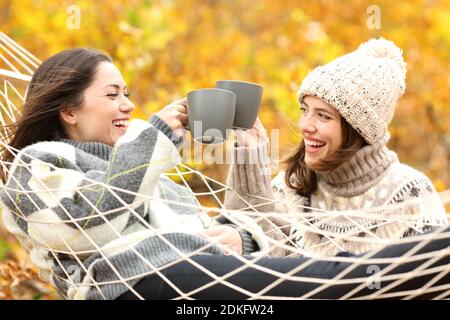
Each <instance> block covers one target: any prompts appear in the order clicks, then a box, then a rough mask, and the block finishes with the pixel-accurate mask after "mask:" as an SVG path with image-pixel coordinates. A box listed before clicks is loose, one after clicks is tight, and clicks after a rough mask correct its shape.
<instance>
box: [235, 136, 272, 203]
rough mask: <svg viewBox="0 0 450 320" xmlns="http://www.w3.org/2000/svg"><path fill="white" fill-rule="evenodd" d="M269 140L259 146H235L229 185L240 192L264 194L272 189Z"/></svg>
mask: <svg viewBox="0 0 450 320" xmlns="http://www.w3.org/2000/svg"><path fill="white" fill-rule="evenodd" d="M268 149H269V142H268V141H266V142H264V143H262V144H260V145H259V146H258V147H257V148H244V147H234V148H233V158H232V167H231V170H230V175H229V179H228V185H229V186H230V187H232V188H233V189H235V190H236V191H238V192H239V193H247V194H251V195H260V196H264V195H266V194H267V192H268V189H270V183H271V173H270V159H269V155H268Z"/></svg>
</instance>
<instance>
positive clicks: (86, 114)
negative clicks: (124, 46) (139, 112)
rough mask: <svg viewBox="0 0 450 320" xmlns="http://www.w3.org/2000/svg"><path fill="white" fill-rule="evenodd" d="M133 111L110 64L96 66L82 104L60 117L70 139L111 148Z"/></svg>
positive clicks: (116, 73)
mask: <svg viewBox="0 0 450 320" xmlns="http://www.w3.org/2000/svg"><path fill="white" fill-rule="evenodd" d="M133 109H134V105H133V103H131V101H130V100H128V91H127V88H126V85H125V81H124V79H123V77H122V74H121V73H120V71H119V70H118V69H117V68H116V66H115V65H114V64H112V63H110V62H100V63H99V64H98V66H97V71H96V74H95V77H94V80H93V82H92V84H91V85H90V86H89V87H88V88H87V89H86V90H85V91H84V98H83V104H82V105H81V106H80V107H78V108H72V109H69V110H67V111H64V112H61V113H60V116H61V122H62V125H63V127H64V129H65V132H66V133H67V135H68V137H69V138H70V139H73V140H77V141H97V142H102V143H106V144H108V145H114V144H115V143H116V141H117V140H118V139H119V138H120V137H121V136H122V135H124V134H125V132H126V130H127V126H128V120H129V119H130V117H131V112H132V111H133Z"/></svg>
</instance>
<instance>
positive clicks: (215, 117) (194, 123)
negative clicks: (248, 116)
mask: <svg viewBox="0 0 450 320" xmlns="http://www.w3.org/2000/svg"><path fill="white" fill-rule="evenodd" d="M187 100H188V108H187V109H188V119H189V130H190V131H191V134H192V137H193V138H194V140H196V141H198V142H201V143H208V144H212V143H214V144H216V143H223V142H224V141H225V140H226V139H227V137H228V134H229V133H230V131H231V129H232V128H233V121H234V113H235V111H236V95H235V94H234V93H233V92H231V91H228V90H223V89H216V88H211V89H199V90H194V91H191V92H189V93H188V94H187Z"/></svg>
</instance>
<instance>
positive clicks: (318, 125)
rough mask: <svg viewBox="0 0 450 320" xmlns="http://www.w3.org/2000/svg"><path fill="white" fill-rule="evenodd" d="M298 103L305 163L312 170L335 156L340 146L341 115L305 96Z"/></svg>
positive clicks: (328, 106) (341, 138)
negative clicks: (299, 104) (322, 161)
mask: <svg viewBox="0 0 450 320" xmlns="http://www.w3.org/2000/svg"><path fill="white" fill-rule="evenodd" d="M300 103H301V110H302V115H301V117H300V130H301V133H302V135H303V140H304V142H305V163H306V165H307V166H308V167H310V168H311V169H313V170H314V168H315V165H317V164H319V163H320V161H321V160H324V159H327V158H329V157H330V156H332V155H333V154H335V153H336V151H337V150H338V149H339V147H340V146H341V145H342V141H343V137H342V125H341V115H340V114H339V112H337V111H336V110H335V109H334V108H333V107H331V106H330V105H328V104H327V103H325V102H324V101H322V100H320V99H319V98H316V97H313V96H305V97H304V98H303V100H302V101H300Z"/></svg>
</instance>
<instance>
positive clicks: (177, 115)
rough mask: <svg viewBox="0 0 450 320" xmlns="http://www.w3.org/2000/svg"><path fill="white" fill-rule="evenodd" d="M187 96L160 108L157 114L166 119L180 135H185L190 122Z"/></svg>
mask: <svg viewBox="0 0 450 320" xmlns="http://www.w3.org/2000/svg"><path fill="white" fill-rule="evenodd" d="M186 106H187V98H186V97H184V98H183V99H180V100H176V101H174V102H172V103H171V104H169V105H167V106H165V107H164V108H162V109H161V110H159V111H158V112H157V113H156V115H157V116H158V117H160V118H161V119H162V120H164V121H165V122H166V123H167V124H168V125H169V127H170V128H171V129H172V130H173V131H174V133H176V134H177V135H178V136H184V134H185V133H186V129H185V128H184V126H185V125H186V124H187V123H188V115H187V107H186Z"/></svg>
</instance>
